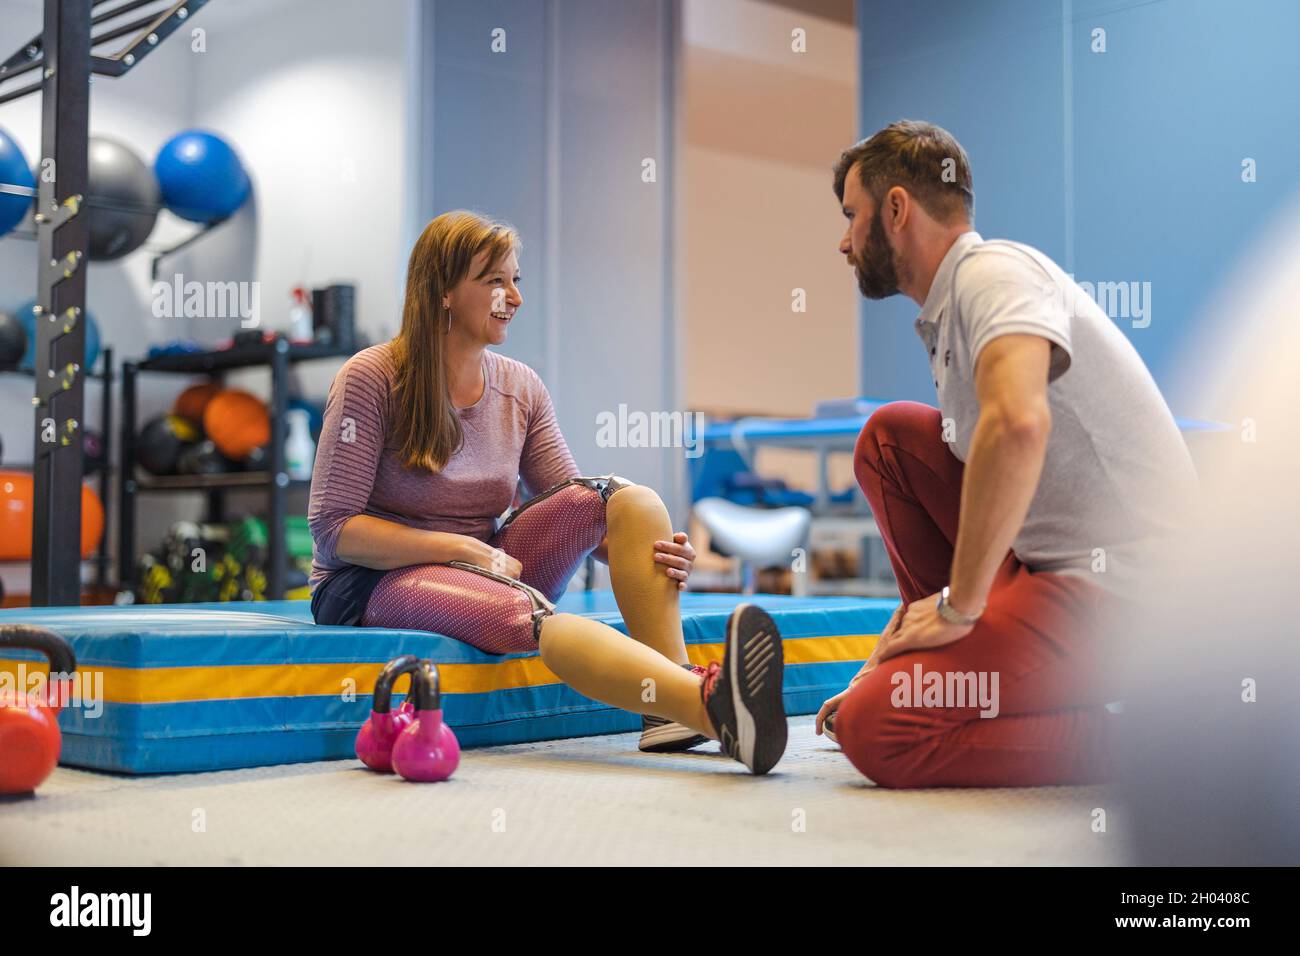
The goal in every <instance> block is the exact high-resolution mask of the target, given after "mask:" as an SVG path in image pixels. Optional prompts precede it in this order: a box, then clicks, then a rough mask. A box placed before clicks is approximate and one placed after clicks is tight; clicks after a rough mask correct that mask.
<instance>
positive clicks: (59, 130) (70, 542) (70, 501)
mask: <svg viewBox="0 0 1300 956" xmlns="http://www.w3.org/2000/svg"><path fill="white" fill-rule="evenodd" d="M207 2H208V0H149V2H147V0H130V2H127V3H122V4H118V5H117V6H113V7H111V8H109V7H107V6H106V2H105V0H44V20H43V24H44V29H43V31H42V32H41V34H40V35H39V36H36V37H33V38H32V39H31V40H29V41H28V42H27V43H24V44H23V45H22V46H20V47H19V48H18V50H17V51H16V52H14V53H13V54H12V55H10V56H9V57H7V58H6V59H4V60H0V104H3V103H7V102H10V101H11V100H17V99H21V98H22V97H24V96H28V95H30V94H32V93H40V94H41V164H42V171H43V174H42V176H41V177H40V181H39V184H38V188H37V190H36V196H35V199H36V212H35V214H34V216H33V220H34V222H35V223H36V233H37V246H38V258H37V277H36V299H37V306H36V315H37V322H36V376H35V381H34V384H35V402H34V409H33V411H34V412H35V414H34V416H33V434H34V436H35V447H36V456H35V460H34V462H33V467H32V481H33V491H34V497H35V500H34V502H33V514H32V598H31V600H32V605H33V606H34V607H43V606H57V605H76V604H78V603H79V602H80V598H81V573H80V564H79V560H80V557H81V546H80V542H81V447H80V446H81V440H80V437H81V436H80V428H81V420H82V416H83V410H84V402H83V394H82V393H83V385H84V381H85V374H86V371H87V370H86V369H85V368H83V364H84V362H85V356H86V341H85V340H86V316H85V310H86V269H85V263H86V254H87V248H88V239H89V229H88V223H87V218H86V216H85V214H84V211H85V210H84V205H85V198H86V192H87V187H88V185H89V163H88V155H87V147H88V143H89V138H90V80H91V76H92V74H94V75H99V76H122V75H123V74H125V73H127V72H128V71H130V70H131V69H132V68H133V67H135V66H136V65H137V64H138V63H139V62H140V61H141V60H143V59H144V58H145V57H146V56H148V55H149V54H150V53H151V52H152V51H153V50H155V49H157V47H158V45H159V44H160V43H162V42H163V41H164V40H165V39H166V38H167V37H168V36H169V35H171V34H172V33H173V32H174V31H176V30H177V29H178V28H180V26H181V25H182V24H183V23H185V22H187V21H188V20H189V18H190V17H191V16H192V15H193V14H195V13H196V12H198V11H199V10H200V9H201V8H202V7H203V6H204V5H205V4H206V3H207ZM143 8H148V9H149V12H148V13H145V14H141V15H139V16H137V17H136V19H134V20H132V21H130V22H126V23H123V22H120V18H121V17H123V16H125V15H126V14H127V13H138V12H139V11H140V10H141V9H143ZM96 10H97V11H98V12H93V11H96ZM110 24H111V25H110ZM96 29H98V30H99V32H95V30H96ZM123 37H130V39H128V40H127V41H126V43H124V44H123V45H122V46H121V47H120V48H118V49H117V50H116V51H114V52H112V53H110V54H107V55H104V54H100V53H96V52H95V50H96V49H102V48H103V47H104V45H105V44H108V43H114V42H115V41H117V40H119V39H121V38H123ZM0 56H3V54H0ZM23 78H26V79H23ZM12 80H17V81H18V83H20V84H21V83H26V85H21V86H17V87H14V86H13V85H12V84H11V83H10V81H12ZM28 80H30V82H28ZM6 87H7V88H6ZM49 161H52V163H53V165H52V166H50V167H48V168H49V170H50V171H52V172H53V173H54V175H53V176H52V177H49V176H46V175H44V171H45V170H46V166H45V165H44V164H45V163H46V162H49ZM51 426H52V427H51ZM124 477H126V476H125V475H124Z"/></svg>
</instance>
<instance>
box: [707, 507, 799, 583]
mask: <svg viewBox="0 0 1300 956" xmlns="http://www.w3.org/2000/svg"><path fill="white" fill-rule="evenodd" d="M695 517H697V518H698V519H699V520H700V523H701V524H703V525H704V527H705V528H707V529H708V532H709V537H710V539H711V542H712V546H713V549H714V550H715V551H717V552H718V553H720V554H724V555H726V556H728V557H733V558H739V559H740V580H741V590H743V591H744V593H746V594H753V593H754V588H755V582H756V574H755V569H756V568H766V567H771V566H773V565H780V566H782V567H789V565H790V561H791V558H792V557H793V555H792V554H791V552H792V551H794V549H795V548H801V547H804V546H805V545H806V544H807V543H808V529H809V528H810V527H811V525H812V512H811V511H809V510H808V509H807V508H797V507H790V508H750V507H748V506H746V505H738V504H736V503H735V502H734V501H728V500H727V499H726V498H701V499H700V500H699V501H697V502H695ZM807 581H808V576H807V574H806V573H804V574H795V575H793V576H792V578H791V588H790V589H791V591H792V592H793V593H795V594H805V593H807Z"/></svg>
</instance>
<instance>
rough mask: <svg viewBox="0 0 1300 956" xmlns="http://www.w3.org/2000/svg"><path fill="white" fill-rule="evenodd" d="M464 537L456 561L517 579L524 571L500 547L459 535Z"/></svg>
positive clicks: (519, 564) (522, 567)
mask: <svg viewBox="0 0 1300 956" xmlns="http://www.w3.org/2000/svg"><path fill="white" fill-rule="evenodd" d="M461 537H462V538H464V539H465V540H464V543H463V545H462V551H461V555H460V557H459V558H457V560H458V561H464V562H465V563H466V564H472V565H474V566H475V567H477V568H483V569H484V570H485V571H492V572H494V573H496V574H504V575H505V576H506V577H508V578H514V579H515V580H516V581H518V580H519V575H521V574H522V573H523V571H524V566H523V564H522V563H521V562H519V561H518V560H517V559H515V558H512V557H510V555H508V554H506V553H505V552H504V551H502V550H501V549H500V548H494V547H492V545H490V544H488V543H487V542H486V541H480V540H479V539H478V538H471V537H470V536H469V535H461Z"/></svg>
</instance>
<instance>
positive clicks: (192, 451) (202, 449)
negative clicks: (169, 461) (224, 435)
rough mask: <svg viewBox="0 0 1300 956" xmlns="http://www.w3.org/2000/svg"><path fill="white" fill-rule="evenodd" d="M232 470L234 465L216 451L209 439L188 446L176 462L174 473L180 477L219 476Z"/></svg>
mask: <svg viewBox="0 0 1300 956" xmlns="http://www.w3.org/2000/svg"><path fill="white" fill-rule="evenodd" d="M234 470H235V466H234V463H233V462H231V461H230V460H229V459H228V458H226V456H225V455H223V454H221V452H219V451H217V446H216V445H215V444H213V442H212V439H210V438H205V439H204V440H203V441H200V442H195V443H194V444H193V445H190V446H189V447H188V448H186V449H185V450H184V451H182V452H181V454H180V457H179V458H178V459H177V461H176V471H177V472H178V473H179V474H182V475H221V474H225V473H226V472H228V471H234Z"/></svg>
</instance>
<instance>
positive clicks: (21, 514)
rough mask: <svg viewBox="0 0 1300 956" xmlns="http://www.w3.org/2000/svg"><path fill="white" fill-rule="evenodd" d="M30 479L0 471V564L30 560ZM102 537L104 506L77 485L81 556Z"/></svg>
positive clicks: (87, 488)
mask: <svg viewBox="0 0 1300 956" xmlns="http://www.w3.org/2000/svg"><path fill="white" fill-rule="evenodd" d="M34 500H35V495H34V489H33V486H32V476H31V475H30V474H29V473H28V472H25V471H0V561H30V560H31V559H32V511H33V501H34ZM103 536H104V506H103V504H101V503H100V500H99V495H97V494H95V489H93V488H91V487H90V485H87V484H84V483H83V484H82V486H81V556H82V557H83V558H88V557H90V556H91V555H92V554H94V553H95V549H96V548H98V547H99V540H100V538H102V537H103Z"/></svg>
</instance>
